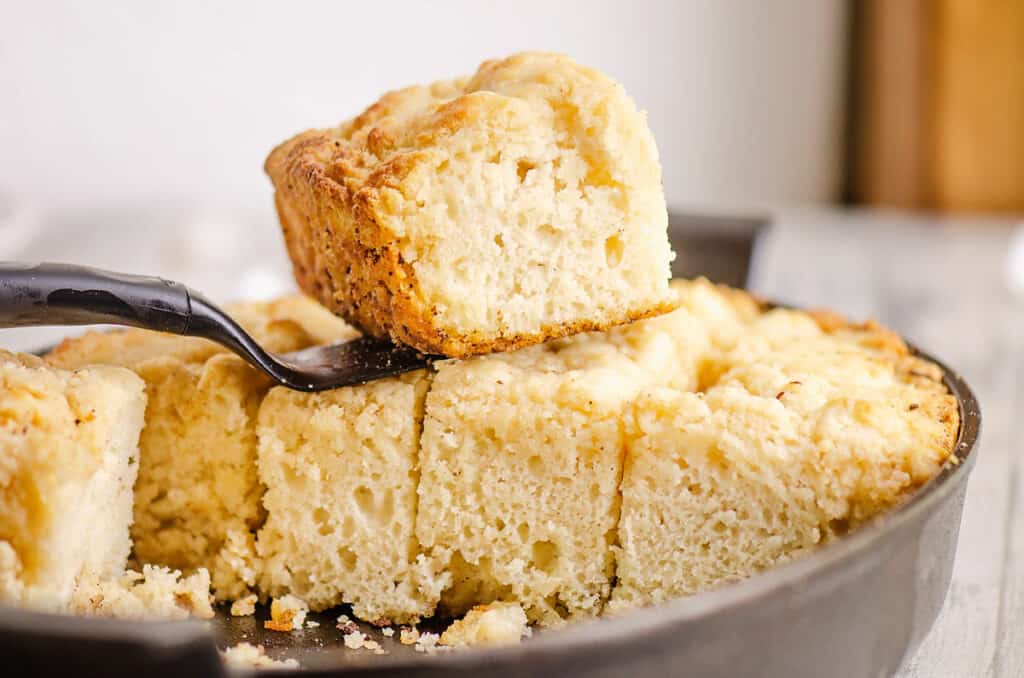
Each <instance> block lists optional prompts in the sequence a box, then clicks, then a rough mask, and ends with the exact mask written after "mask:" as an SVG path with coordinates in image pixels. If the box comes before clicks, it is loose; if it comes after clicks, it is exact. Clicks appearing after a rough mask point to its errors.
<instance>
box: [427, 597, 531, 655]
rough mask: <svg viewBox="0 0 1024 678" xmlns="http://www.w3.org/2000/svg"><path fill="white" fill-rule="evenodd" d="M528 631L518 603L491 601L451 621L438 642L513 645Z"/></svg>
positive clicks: (457, 645)
mask: <svg viewBox="0 0 1024 678" xmlns="http://www.w3.org/2000/svg"><path fill="white" fill-rule="evenodd" d="M531 633H532V632H531V630H530V627H529V626H527V620H526V613H525V612H523V608H522V607H520V605H519V603H503V602H494V603H490V604H489V605H477V606H476V607H474V608H473V609H471V610H470V611H469V612H467V613H466V616H465V617H463V618H462V619H459V620H457V621H455V622H453V623H452V624H451V626H449V627H448V628H447V629H446V630H445V632H444V633H443V634H441V638H440V640H439V641H438V642H439V643H440V644H441V645H448V646H453V647H468V646H476V645H515V644H516V643H518V642H520V640H522V638H523V636H529V635H531Z"/></svg>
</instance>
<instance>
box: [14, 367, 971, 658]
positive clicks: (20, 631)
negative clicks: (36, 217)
mask: <svg viewBox="0 0 1024 678" xmlns="http://www.w3.org/2000/svg"><path fill="white" fill-rule="evenodd" d="M924 357H928V356H924ZM929 359H930V358H929ZM943 369H944V372H945V379H946V384H947V386H948V387H949V388H950V390H951V391H952V392H953V393H954V394H955V396H956V398H957V402H958V403H959V407H960V417H961V422H962V423H961V428H960V434H959V437H958V440H957V444H956V449H955V453H954V454H955V460H956V463H948V464H947V465H946V466H945V467H944V468H943V470H942V471H941V472H940V473H939V474H938V476H936V477H935V478H934V479H933V480H932V481H931V482H929V483H928V484H927V485H925V486H924V487H922V488H921V489H920V490H919V491H918V492H917V493H915V494H914V496H912V497H911V498H910V499H909V500H908V501H907V502H906V503H905V504H903V505H901V506H900V507H898V508H896V509H895V510H893V511H891V512H889V513H887V514H884V515H882V516H880V517H879V518H878V519H876V520H875V521H874V522H873V523H871V524H869V525H866V526H864V527H862V528H861V529H859V530H857V531H855V532H853V533H851V534H850V535H848V536H846V537H844V538H842V539H840V540H838V541H836V542H834V543H832V544H829V545H827V546H824V547H822V548H821V549H819V550H817V551H816V552H814V553H812V554H810V555H808V556H805V557H804V558H802V559H799V560H797V561H795V562H792V563H790V564H787V565H783V566H781V567H777V568H773V569H771V570H768V571H766V572H763V573H761V574H758V575H756V576H754V577H752V578H750V579H748V580H746V581H742V582H738V583H735V584H731V585H728V586H725V587H723V588H720V589H717V590H714V591H709V592H706V593H702V594H699V595H696V596H693V597H691V598H687V599H682V600H677V601H673V602H670V603H666V604H663V605H659V606H655V607H651V608H646V609H642V610H637V611H635V612H632V613H630V614H627V615H625V616H623V617H619V618H615V619H602V620H598V621H594V622H582V623H579V624H575V625H570V626H568V627H566V628H564V629H561V630H554V631H547V632H541V633H539V634H537V636H536V637H534V638H532V639H530V640H528V641H526V642H524V643H523V644H522V645H520V646H517V647H511V648H502V649H493V650H485V649H479V650H466V651H461V652H451V653H444V654H438V655H434V656H425V655H423V654H417V653H415V652H413V651H412V650H411V649H410V648H408V647H404V646H401V645H399V644H398V643H394V642H389V643H387V644H386V647H387V648H388V649H389V650H390V651H391V654H390V655H386V656H374V655H372V654H369V653H365V652H359V653H348V652H343V651H342V650H341V649H340V647H339V646H340V645H341V634H340V633H339V632H338V631H337V630H335V629H334V627H333V623H332V619H333V617H332V615H322V616H320V617H317V618H318V619H320V621H321V622H322V625H321V626H320V628H318V629H313V630H310V631H300V632H296V633H294V634H278V633H273V632H262V630H261V626H262V624H261V623H260V621H259V620H258V619H254V618H251V617H248V618H244V619H245V622H244V623H245V626H237V625H235V626H232V625H233V624H235V622H232V621H229V620H227V619H226V618H224V617H220V618H219V619H218V621H217V622H215V623H214V627H215V628H214V630H215V631H216V632H218V633H219V635H220V636H221V640H222V641H223V640H229V642H237V641H239V640H249V641H251V642H264V643H265V644H266V645H268V646H269V647H270V653H271V654H278V652H277V651H276V650H284V653H285V654H287V655H289V656H295V657H299V659H300V661H301V663H302V665H303V668H304V670H305V671H307V674H308V675H319V676H331V675H335V676H337V675H344V676H380V677H385V676H387V677H392V676H396V677H397V676H424V677H425V676H501V677H509V678H511V677H513V676H515V677H519V676H522V677H523V678H526V677H527V676H542V675H551V676H555V675H577V674H579V675H587V676H609V677H610V676H624V675H632V676H664V675H672V674H676V675H686V676H700V677H716V678H717V677H721V678H734V677H736V676H779V677H780V678H781V677H786V678H804V677H806V678H820V677H821V676H830V677H831V678H847V677H849V678H854V677H857V678H861V677H864V676H888V675H891V674H892V673H894V672H895V671H896V670H897V669H898V668H899V667H900V665H901V664H902V663H903V661H904V659H905V658H906V657H908V656H910V654H911V653H912V652H913V651H914V649H915V648H916V647H917V645H918V643H919V642H920V641H921V639H922V638H923V637H924V635H925V634H926V633H927V631H928V630H929V629H930V628H931V625H932V623H933V622H934V621H935V617H936V615H937V614H938V612H939V609H940V608H941V607H942V603H943V600H944V599H945V596H946V592H947V590H948V588H949V580H950V574H951V572H952V567H953V558H954V555H955V553H956V543H957V536H958V533H959V529H960V517H961V511H962V508H963V499H964V491H965V489H966V487H967V477H968V474H969V473H970V471H971V467H972V466H973V465H974V463H975V460H976V458H977V454H978V453H977V449H976V447H977V441H978V434H979V431H980V426H981V412H980V410H979V408H978V403H977V401H976V400H975V397H974V394H973V393H971V391H970V388H969V387H968V386H967V384H966V383H964V382H963V380H962V379H961V378H960V377H959V376H958V375H956V374H955V373H953V372H951V371H950V370H949V369H948V368H945V367H943ZM334 614H335V615H336V614H337V612H336V611H335V612H334ZM271 638H273V639H275V640H277V642H276V643H275V642H271ZM325 639H327V640H325ZM385 640H387V639H385ZM216 643H217V638H215V634H214V633H211V632H210V631H209V630H208V628H207V627H206V625H205V624H203V623H200V622H178V623H174V622H152V623H137V622H129V621H120V620H108V619H77V618H73V617H63V616H55V615H46V614H36V613H28V612H23V611H18V610H13V609H9V608H0V658H2V659H0V661H2V662H3V665H4V667H5V669H8V670H10V669H14V671H15V673H13V674H8V675H22V673H23V674H24V675H44V674H50V673H63V672H66V673H67V674H68V675H78V676H89V675H105V676H130V675H145V676H165V675H166V676H179V675H190V676H221V675H224V674H225V669H224V668H223V667H222V666H221V664H220V661H219V659H218V657H217V651H216ZM275 645H276V650H275ZM19 671H20V672H22V673H19Z"/></svg>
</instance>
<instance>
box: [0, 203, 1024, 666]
mask: <svg viewBox="0 0 1024 678" xmlns="http://www.w3.org/2000/svg"><path fill="white" fill-rule="evenodd" d="M16 222H17V223H16ZM1014 226H1015V224H1014V222H1012V221H1009V220H984V219H954V220H945V221H943V220H939V219H935V218H927V217H909V216H901V215H898V214H885V213H865V212H852V213H845V212H839V211H823V212H818V213H807V212H804V213H791V214H786V215H783V216H781V217H779V218H778V220H777V222H776V225H775V226H774V227H773V228H772V230H771V232H770V233H769V234H768V235H767V237H766V238H765V239H764V240H763V242H762V243H761V246H760V248H759V250H758V252H757V256H756V261H755V268H754V271H753V275H752V281H751V287H752V288H753V289H755V290H756V291H758V292H761V293H762V294H764V295H765V296H768V297H770V298H773V299H778V300H780V301H787V302H791V303H795V304H799V305H805V306H828V307H831V308H834V309H836V310H839V311H842V312H844V313H846V314H848V315H850V316H851V317H854V318H867V317H870V316H873V317H876V318H877V319H879V320H880V321H882V322H884V323H886V324H887V325H889V326H891V327H893V328H894V329H897V330H898V331H900V332H901V333H902V334H903V335H904V336H906V337H907V338H909V339H910V340H911V341H913V342H914V343H916V344H917V345H919V346H920V347H922V348H924V349H926V350H928V351H929V352H930V353H933V354H934V355H936V356H937V357H939V358H940V359H941V360H943V361H944V362H946V363H947V364H949V365H950V366H951V367H954V368H955V369H957V370H958V371H960V372H961V373H962V374H963V375H964V376H965V378H966V379H967V381H968V383H970V384H971V386H972V387H973V388H974V389H975V392H976V393H977V395H978V397H979V399H980V401H981V405H982V411H983V429H984V431H983V437H982V450H981V457H980V459H979V463H978V464H977V466H976V467H975V470H974V473H973V476H972V478H971V480H970V485H969V489H968V493H967V503H966V507H965V512H964V519H963V525H962V529H961V535H960V549H959V552H958V554H957V561H956V566H955V569H954V573H953V583H952V587H951V589H950V593H949V596H948V598H947V600H946V606H945V608H944V610H943V612H942V614H941V616H940V617H939V620H938V622H937V624H936V627H935V629H934V630H933V632H932V633H931V635H929V636H928V638H926V639H925V641H924V643H923V645H922V647H921V648H920V650H919V651H918V652H917V655H916V656H915V657H914V658H913V659H912V661H911V662H910V663H909V665H908V667H907V668H906V669H905V670H904V671H903V673H902V674H901V678H988V677H991V678H1017V677H1018V676H1024V520H1018V517H1019V516H1020V515H1021V513H1022V512H1024V496H1022V494H1021V493H1022V491H1024V490H1022V483H1021V481H1020V474H1021V472H1022V469H1021V464H1020V462H1019V461H1018V455H1017V447H1018V445H1020V444H1021V443H1020V441H1019V439H1020V436H1021V434H1022V433H1024V426H1021V425H1018V424H1019V423H1020V422H1021V420H1020V419H1018V418H1017V416H1021V419H1024V410H1022V408H1024V384H1022V381H1021V378H1022V377H1024V238H1022V239H1021V250H1020V252H1021V253H1020V255H1019V256H1018V258H1019V259H1020V260H1021V261H1020V264H1019V270H1017V271H1016V276H1017V277H1014V275H1013V274H1012V273H1013V270H1012V269H1010V268H1009V259H1010V257H1009V254H1010V253H1011V252H1013V251H1015V250H1014V249H1013V247H1012V246H1011V243H1012V242H1013V240H1014V234H1015V229H1014ZM43 258H45V259H51V260H58V261H61V260H63V261H74V262H77V263H83V264H92V265H95V266H102V267H106V268H111V269H115V270H117V269H121V270H127V271H136V272H143V271H144V272H148V273H152V274H156V275H163V276H165V277H169V278H173V279H179V280H183V281H187V282H188V283H189V284H191V285H193V286H195V287H197V288H198V289H202V290H203V291H204V292H206V293H207V294H209V295H210V296H211V297H212V298H214V299H215V300H218V301H226V300H229V299H236V298H242V297H249V298H252V297H267V296H272V295H275V294H278V293H280V292H281V291H282V290H283V289H285V288H286V287H288V286H289V285H290V284H291V283H290V275H289V270H288V263H287V261H286V259H285V256H284V253H283V248H282V247H281V243H280V236H279V235H278V232H277V226H276V223H275V221H274V216H273V211H272V209H271V207H270V205H269V203H268V204H267V205H264V206H255V207H254V209H253V210H252V211H251V212H248V213H237V212H231V213H210V212H204V211H196V210H190V209H187V208H186V209H181V208H178V209H170V210H167V209H163V210H161V211H159V212H154V211H152V210H137V211H134V212H133V211H128V212H126V211H124V210H118V211H112V212H110V213H109V214H106V215H105V214H102V213H99V214H97V213H90V214H88V215H79V216H74V215H63V216H62V217H60V218H54V217H53V216H52V215H50V216H47V215H35V216H33V215H32V214H27V215H25V214H22V215H19V216H17V218H16V219H11V218H8V219H6V220H5V219H4V218H3V214H2V213H0V259H22V260H26V259H27V260H31V259H43ZM1013 280H1019V282H1018V284H1017V287H1018V288H1019V289H1018V290H1017V291H1014V284H1012V281H1013ZM67 334H68V329H67V328H52V329H43V330H39V329H27V330H13V331H6V332H5V333H4V336H3V342H2V345H3V346H4V347H7V348H14V349H19V350H27V349H32V348H38V347H40V346H43V345H46V344H47V343H50V342H52V341H54V340H55V339H56V338H59V337H61V336H66V335H67ZM823 678H827V677H823Z"/></svg>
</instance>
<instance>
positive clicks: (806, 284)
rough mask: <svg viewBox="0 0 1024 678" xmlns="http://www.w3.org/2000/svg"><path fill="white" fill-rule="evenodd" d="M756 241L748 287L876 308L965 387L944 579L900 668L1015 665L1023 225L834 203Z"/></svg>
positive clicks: (997, 677) (913, 672)
mask: <svg viewBox="0 0 1024 678" xmlns="http://www.w3.org/2000/svg"><path fill="white" fill-rule="evenodd" d="M1022 230H1024V228H1022ZM762 245H763V246H762V247H761V249H760V251H759V253H758V256H757V260H756V264H755V270H754V272H753V277H752V280H751V287H752V288H753V289H755V290H756V291H758V292H761V293H763V294H764V295H765V296H768V297H770V298H774V299H779V300H784V301H787V302H793V303H796V304H800V305H806V306H828V307H831V308H835V309H837V310H840V311H842V312H844V313H847V314H849V315H850V316H853V317H857V318H866V317H875V318H877V319H878V320H880V321H881V322H883V323H885V324H887V325H889V326H890V327H892V328H894V329H896V330H898V331H899V332H900V333H901V334H903V335H904V336H905V337H907V338H908V339H909V340H911V341H912V342H914V343H915V344H917V345H918V346H920V347H921V348H923V349H925V350H927V351H928V352H930V353H932V354H933V355H935V356H937V357H938V358H939V359H941V360H943V361H944V362H946V363H947V364H948V365H949V366H950V367H953V368H954V369H956V370H958V371H959V372H961V373H962V374H963V376H964V377H965V378H966V379H967V382H968V383H969V384H970V385H971V386H972V388H973V389H974V390H975V392H976V394H977V396H978V399H979V400H980V402H981V408H982V422H983V423H982V428H983V434H982V444H981V456H980V458H979V461H978V464H977V466H976V467H975V470H974V473H973V476H972V477H971V479H970V484H969V486H968V491H967V500H966V506H965V508H964V517H963V523H962V525H961V532H960V547H959V550H958V552H957V559H956V565H955V567H954V571H953V582H952V586H951V588H950V591H949V595H948V597H947V599H946V605H945V608H944V609H943V611H942V613H941V615H940V617H939V619H938V621H937V623H936V626H935V628H934V629H933V631H932V633H931V634H930V635H929V636H928V637H927V638H926V639H925V641H924V643H923V644H922V646H921V648H920V649H919V650H918V652H917V654H916V655H915V656H914V657H913V659H912V660H911V661H910V662H909V664H908V665H907V667H906V668H905V669H904V671H903V672H902V673H901V674H900V675H901V677H902V678H911V677H913V678H933V677H934V678H982V677H986V678H987V677H992V678H1003V677H1005V678H1011V677H1013V678H1016V677H1019V676H1024V623H1022V622H1024V521H1022V520H1021V519H1020V517H1021V515H1022V511H1024V497H1022V495H1021V492H1022V487H1021V482H1020V474H1021V464H1020V460H1019V455H1018V451H1019V449H1020V447H1021V445H1022V443H1021V434H1022V433H1024V428H1022V427H1021V423H1022V419H1024V410H1022V407H1024V385H1022V382H1021V377H1022V376H1024V237H1020V236H1018V235H1017V231H1016V229H1015V224H1014V223H1013V222H1011V221H1008V220H996V219H965V218H957V219H947V220H942V219H938V218H927V217H908V216H903V215H899V214H885V213H865V212H851V213H839V212H835V211H830V212H822V213H817V214H811V213H806V214H800V215H787V216H785V217H783V218H782V219H781V221H780V222H779V223H778V224H777V226H776V227H775V228H774V229H773V231H772V232H771V234H770V235H769V236H768V237H767V238H766V239H765V240H764V242H763V243H762ZM1018 417H1021V419H1018Z"/></svg>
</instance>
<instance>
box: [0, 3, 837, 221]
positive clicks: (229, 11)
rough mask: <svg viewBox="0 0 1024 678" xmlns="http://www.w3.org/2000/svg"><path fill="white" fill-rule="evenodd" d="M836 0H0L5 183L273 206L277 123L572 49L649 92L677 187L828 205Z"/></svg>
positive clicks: (702, 198) (61, 191) (138, 200)
mask: <svg viewBox="0 0 1024 678" xmlns="http://www.w3.org/2000/svg"><path fill="white" fill-rule="evenodd" d="M845 7H846V6H845V3H844V2H843V0H774V1H773V2H758V1H756V0H703V1H697V0H692V1H678V2H673V1H671V0H666V1H664V2H655V1H651V2H626V1H614V0H594V1H591V2H585V1H582V0H574V1H566V2H558V1H556V0H519V1H518V2H489V1H485V0H477V1H461V0H460V1H451V2H422V3H413V2H395V1H391V2H366V1H365V0H362V1H360V2H288V3H285V2H276V3H272V4H269V3H268V4H263V3H256V2H219V3H217V2H198V1H195V0H188V1H180V2H164V3H156V2H71V1H65V2H60V1H56V2H25V1H23V0H0V194H6V195H7V196H8V200H10V198H11V196H13V198H14V199H15V200H16V201H17V202H19V203H21V204H26V203H27V204H30V205H32V206H43V207H45V208H47V209H49V208H54V207H58V208H69V207H73V208H78V207H89V206H96V205H103V206H110V205H138V204H154V203H157V204H166V203H170V204H174V205H176V206H179V207H180V206H182V205H186V206H202V207H204V208H207V207H211V206H212V207H216V208H218V209H234V208H238V207H244V208H247V209H252V208H258V209H269V205H270V190H269V184H268V182H267V181H266V179H265V178H264V177H263V174H262V169H261V165H262V161H263V158H264V157H265V155H266V153H267V151H268V150H269V149H270V148H271V147H272V146H273V145H274V144H275V143H277V142H279V141H281V140H283V139H284V138H286V137H287V136H289V135H291V134H292V133H294V132H297V131H300V130H302V129H305V128H307V127H312V126H318V125H328V124H334V123H337V122H339V121H340V120H341V119H343V118H346V117H349V116H351V115H353V114H355V113H357V112H358V111H359V110H360V109H361V108H362V107H364V106H365V105H366V104H368V103H369V102H371V101H373V99H374V98H375V97H376V96H377V95H378V94H380V93H381V92H382V91H383V90H386V89H392V88H395V87H398V86H402V85H406V84H411V83H416V82H423V81H429V80H432V79H437V78H443V77H447V76H451V75H454V74H460V73H467V72H471V71H472V70H473V69H474V68H475V66H476V64H477V63H478V62H479V61H481V60H483V59H485V58H490V57H495V56H501V55H505V54H508V53H511V52H514V51H518V50H523V49H534V48H545V49H553V50H558V51H564V52H567V53H569V54H571V55H573V56H574V57H575V58H577V59H578V60H580V61H582V62H585V63H588V64H590V65H593V66H596V67H598V68H600V69H602V70H604V71H606V72H608V73H609V74H611V75H612V76H614V77H616V78H617V79H619V80H621V81H622V82H623V83H624V84H625V85H626V88H627V90H628V91H630V92H631V93H632V95H633V96H634V98H635V99H636V100H637V101H638V103H639V104H640V106H641V107H643V108H646V109H647V110H648V111H649V115H650V123H651V126H652V127H653V129H654V131H655V134H656V136H657V139H658V141H659V146H660V149H661V154H662V161H663V164H664V166H665V187H666V191H667V193H668V196H669V201H670V204H676V205H701V206H725V207H733V208H735V207H746V206H752V205H761V204H778V203H786V204H789V203H806V202H821V201H827V200H829V199H831V198H833V197H834V196H835V194H836V192H837V188H838V185H839V181H840V145H839V144H840V135H841V96H840V94H841V90H842V73H843V68H844V63H843V62H844V52H845V32H846V28H845V22H846V16H845V15H846V10H845Z"/></svg>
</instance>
